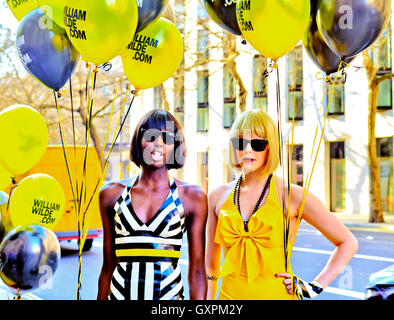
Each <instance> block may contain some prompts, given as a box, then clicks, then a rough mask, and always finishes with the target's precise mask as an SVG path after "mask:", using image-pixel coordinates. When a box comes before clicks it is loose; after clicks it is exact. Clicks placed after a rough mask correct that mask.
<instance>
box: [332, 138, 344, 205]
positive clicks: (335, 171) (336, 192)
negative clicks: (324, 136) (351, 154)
mask: <svg viewBox="0 0 394 320" xmlns="http://www.w3.org/2000/svg"><path fill="white" fill-rule="evenodd" d="M345 173H346V171H345V142H343V141H339V142H331V143H330V209H331V211H332V212H340V211H344V210H345V205H346V201H345V200H346V199H345V195H346V179H345V178H346V174H345Z"/></svg>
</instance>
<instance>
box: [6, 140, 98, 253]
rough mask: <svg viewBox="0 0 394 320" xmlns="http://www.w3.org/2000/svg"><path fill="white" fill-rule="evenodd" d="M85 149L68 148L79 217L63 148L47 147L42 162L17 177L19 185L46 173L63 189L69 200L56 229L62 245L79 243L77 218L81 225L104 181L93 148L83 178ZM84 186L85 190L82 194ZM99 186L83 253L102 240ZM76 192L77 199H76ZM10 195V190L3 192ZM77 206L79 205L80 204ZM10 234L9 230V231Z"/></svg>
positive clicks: (87, 216)
mask: <svg viewBox="0 0 394 320" xmlns="http://www.w3.org/2000/svg"><path fill="white" fill-rule="evenodd" d="M85 149H86V147H85V146H76V147H75V149H74V146H67V147H66V148H65V150H66V156H67V162H68V166H69V169H70V174H71V179H72V183H73V187H74V194H75V197H76V199H82V201H80V202H81V210H80V215H79V217H78V215H77V213H76V211H75V210H74V198H73V194H72V189H71V185H70V179H69V176H68V172H67V167H66V163H65V160H64V153H63V148H62V146H48V147H47V150H46V152H45V154H44V155H43V156H42V158H41V160H40V161H39V162H38V163H37V164H36V165H35V166H34V167H33V168H32V169H31V170H29V171H28V172H26V173H24V174H23V175H20V176H17V177H16V181H17V182H19V181H21V180H22V179H23V178H24V177H26V176H29V175H31V174H33V173H45V174H48V175H50V176H52V177H53V178H55V179H57V180H58V181H59V183H60V184H61V185H62V187H63V190H64V194H65V196H66V206H65V211H64V213H63V216H62V218H61V220H60V221H59V222H58V224H57V225H56V227H55V228H54V230H53V231H54V232H55V234H56V236H57V237H58V239H59V241H64V240H73V239H78V238H79V237H78V218H79V219H80V220H81V221H82V216H83V213H84V211H85V208H86V206H87V204H88V203H89V200H90V199H91V197H92V195H93V191H94V189H95V187H96V184H97V182H98V181H99V179H100V177H101V169H100V162H99V159H98V156H97V153H96V151H95V149H94V147H89V148H88V151H87V158H86V173H85V178H84V175H83V165H84V159H85ZM82 184H83V185H84V186H85V188H84V189H85V190H84V191H83V192H82V193H81V191H80V190H81V186H82ZM101 184H102V183H100V185H99V186H98V187H97V190H96V192H95V193H94V196H93V198H92V200H91V203H90V205H89V208H88V210H87V211H86V215H85V217H86V218H85V225H87V228H88V235H87V238H86V241H85V244H84V248H83V250H84V251H87V250H89V249H90V248H91V247H92V244H93V240H94V238H98V237H101V236H102V223H101V216H100V209H99V203H98V195H99V190H100V186H101ZM77 189H78V190H79V191H78V195H77ZM4 191H5V192H7V193H8V194H9V193H10V189H9V188H8V189H7V190H4ZM77 205H78V203H77ZM7 231H8V230H7Z"/></svg>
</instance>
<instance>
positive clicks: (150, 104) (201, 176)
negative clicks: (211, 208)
mask: <svg viewBox="0 0 394 320" xmlns="http://www.w3.org/2000/svg"><path fill="white" fill-rule="evenodd" d="M171 4H172V6H173V10H174V13H175V23H176V24H177V26H178V28H179V29H180V30H181V31H182V34H183V36H184V42H185V53H184V60H183V62H182V66H181V72H180V71H178V73H177V76H176V77H172V78H170V79H169V80H167V81H166V82H165V83H164V85H163V86H159V87H155V88H152V89H148V90H144V91H143V92H141V94H140V95H139V97H138V98H137V99H136V100H135V102H134V104H133V110H132V116H131V119H130V126H131V127H130V128H131V133H132V131H133V128H134V127H135V125H136V123H137V122H138V120H139V119H140V118H141V117H142V115H143V114H145V113H146V112H148V111H149V110H151V109H152V108H164V105H165V103H164V100H165V101H166V103H168V106H169V110H170V111H171V112H173V113H174V114H175V115H176V117H177V118H178V120H179V121H180V122H181V123H182V125H183V127H184V134H185V137H186V143H187V146H188V150H187V158H186V163H185V166H184V168H183V169H181V170H178V171H177V172H173V174H174V176H177V177H179V178H181V179H183V180H185V181H188V182H190V183H196V184H199V185H200V186H201V187H202V188H203V189H204V190H205V191H208V192H209V191H210V190H212V189H213V188H215V187H217V186H219V185H221V184H223V183H227V182H229V181H231V180H232V179H233V178H234V177H235V175H236V174H237V173H236V172H233V171H232V170H231V166H230V165H229V161H228V159H227V148H228V144H229V142H228V140H229V139H228V138H229V128H230V127H231V124H232V123H233V121H234V119H235V118H236V116H237V115H239V114H240V101H239V99H238V92H239V91H238V90H239V84H238V83H237V81H236V80H235V78H234V75H233V74H232V73H231V72H230V71H229V69H228V64H227V63H226V62H225V61H228V59H227V60H226V58H228V52H227V50H228V46H229V45H230V46H231V45H233V46H235V48H236V52H237V56H236V58H235V60H234V61H235V65H236V71H237V73H238V75H239V76H240V78H241V79H242V82H243V84H244V86H245V89H246V91H247V92H248V94H247V97H246V109H251V108H262V109H263V110H264V111H266V112H268V113H269V114H270V116H271V117H272V118H273V119H274V121H276V122H278V121H279V122H280V123H281V126H282V134H283V137H284V159H287V157H288V155H287V154H289V153H290V151H289V150H291V149H290V148H289V145H293V148H292V154H291V155H290V158H289V161H290V163H291V168H292V170H291V171H292V176H291V181H292V182H293V183H297V184H299V185H304V186H305V185H306V182H307V178H308V176H310V175H311V168H312V165H313V163H314V157H315V153H316V149H317V145H318V143H319V139H320V135H321V133H322V128H323V123H324V114H325V111H326V109H327V106H328V104H329V101H330V96H331V93H332V92H333V93H332V100H331V103H330V104H329V110H328V115H327V118H326V123H325V131H324V135H323V138H322V142H321V144H320V148H319V152H318V154H317V157H316V163H315V166H314V170H313V175H312V179H311V183H310V187H309V190H310V192H312V193H313V194H315V195H316V196H317V197H318V198H319V199H320V200H321V201H323V203H325V205H326V206H327V207H328V208H329V209H330V210H331V211H332V212H343V213H348V214H362V215H368V214H369V183H370V181H369V173H368V172H369V167H368V161H367V145H368V81H367V77H366V74H365V71H364V70H363V68H358V67H362V65H363V60H362V57H361V56H359V57H357V58H356V59H355V60H354V61H353V62H352V63H351V66H350V67H349V68H347V71H346V73H347V76H346V81H345V78H344V77H343V76H340V75H338V78H339V79H338V80H337V83H336V84H335V85H333V83H331V84H328V83H326V82H325V81H324V77H325V75H324V74H323V73H321V72H320V70H319V69H318V68H317V67H316V66H315V65H314V64H313V62H312V61H311V60H310V59H309V57H308V56H307V54H306V52H305V50H304V49H303V47H302V45H301V43H300V44H299V45H298V46H296V47H295V48H294V49H293V50H292V51H291V52H290V53H289V54H288V55H287V56H285V57H282V58H281V59H279V61H278V65H279V85H280V101H281V113H280V119H278V112H277V90H276V84H277V81H276V80H277V79H276V74H275V72H271V73H269V74H268V76H267V77H265V75H264V71H265V70H267V68H268V69H269V61H267V59H266V58H265V57H263V56H261V55H260V54H259V53H258V52H257V51H255V50H254V49H253V48H251V47H250V46H249V45H248V44H247V45H244V44H242V41H241V39H240V38H238V37H237V38H235V37H234V39H233V40H231V43H229V42H228V41H227V40H228V38H226V39H227V40H226V43H225V45H223V44H221V43H220V42H221V41H222V38H221V37H218V36H217V35H218V34H222V35H225V33H224V31H223V30H222V29H221V28H220V27H218V26H217V25H216V24H215V23H214V22H213V21H212V20H211V19H209V18H208V17H207V16H206V13H205V10H204V9H203V8H202V6H201V3H200V1H194V0H172V1H171ZM393 4H394V1H393ZM186 8H187V10H186ZM206 23H208V26H209V30H210V31H208V30H207V28H206V26H207V24H206ZM393 41H394V34H393V33H392V24H390V27H389V28H388V30H386V31H385V33H384V35H383V36H382V38H381V39H380V40H378V41H377V43H376V44H375V45H374V48H373V50H372V59H373V62H374V65H375V66H377V67H378V74H379V75H381V74H386V73H391V72H393V70H392V68H393V66H392V43H393ZM203 60H204V63H198V62H199V61H200V62H201V61H203ZM196 62H197V63H196ZM319 72H320V73H319ZM332 78H333V80H334V79H335V76H332ZM162 90H164V92H163V91H162ZM163 99H164V100H163ZM293 116H294V121H293ZM293 123H294V130H293ZM315 134H316V137H317V138H316V141H315V139H314V137H315ZM376 137H377V146H378V154H377V155H378V158H379V165H380V182H381V189H382V190H381V198H382V204H383V209H384V212H385V214H393V213H394V171H393V164H394V157H393V137H394V117H393V84H392V80H387V81H385V82H383V83H382V84H381V85H380V87H379V94H378V114H377V117H376ZM292 139H293V142H292ZM282 171H283V170H281V169H279V170H278V174H279V175H281V172H282ZM136 173H137V169H136V168H135V167H134V166H130V170H129V174H130V175H133V174H136Z"/></svg>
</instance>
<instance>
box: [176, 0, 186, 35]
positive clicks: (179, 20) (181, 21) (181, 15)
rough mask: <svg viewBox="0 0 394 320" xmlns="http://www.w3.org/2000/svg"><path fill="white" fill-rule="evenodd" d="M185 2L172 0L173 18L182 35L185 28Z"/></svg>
mask: <svg viewBox="0 0 394 320" xmlns="http://www.w3.org/2000/svg"><path fill="white" fill-rule="evenodd" d="M185 14H186V12H185V3H184V0H175V1H174V18H175V24H176V26H177V28H178V30H179V31H180V32H181V34H182V35H183V32H184V29H185Z"/></svg>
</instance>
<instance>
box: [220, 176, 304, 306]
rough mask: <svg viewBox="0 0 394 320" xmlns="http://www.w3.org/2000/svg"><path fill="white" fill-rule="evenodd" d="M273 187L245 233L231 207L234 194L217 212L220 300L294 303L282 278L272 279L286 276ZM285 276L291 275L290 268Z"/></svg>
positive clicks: (279, 212)
mask: <svg viewBox="0 0 394 320" xmlns="http://www.w3.org/2000/svg"><path fill="white" fill-rule="evenodd" d="M273 182H275V180H273ZM275 185H276V184H275V183H271V186H270V188H269V189H270V190H269V193H268V197H267V199H266V201H265V203H264V204H263V205H262V206H261V207H260V208H259V209H258V210H257V211H256V212H255V213H254V215H252V216H251V218H250V220H249V223H248V229H249V230H248V231H245V230H244V225H243V221H242V217H241V215H240V214H239V212H238V210H237V207H236V206H235V205H234V203H233V197H234V190H233V191H232V192H231V194H230V195H229V197H228V198H227V200H226V201H225V203H224V204H223V206H222V208H221V209H220V212H219V217H218V224H217V227H216V235H215V242H216V243H218V244H220V245H222V247H223V252H224V257H225V259H224V263H223V265H222V268H221V270H220V277H223V279H222V285H221V288H220V294H219V299H220V300H297V296H296V295H290V294H288V293H287V290H286V288H285V286H284V285H283V279H284V278H276V277H275V274H276V273H283V272H286V271H285V259H284V249H283V248H284V244H283V243H284V231H283V230H284V222H283V219H284V218H283V211H282V207H281V206H280V205H279V202H278V198H277V193H276V188H275ZM289 249H290V252H291V249H292V248H289ZM287 272H288V273H290V274H291V275H292V274H293V272H292V270H291V266H290V265H289V266H288V270H287Z"/></svg>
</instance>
